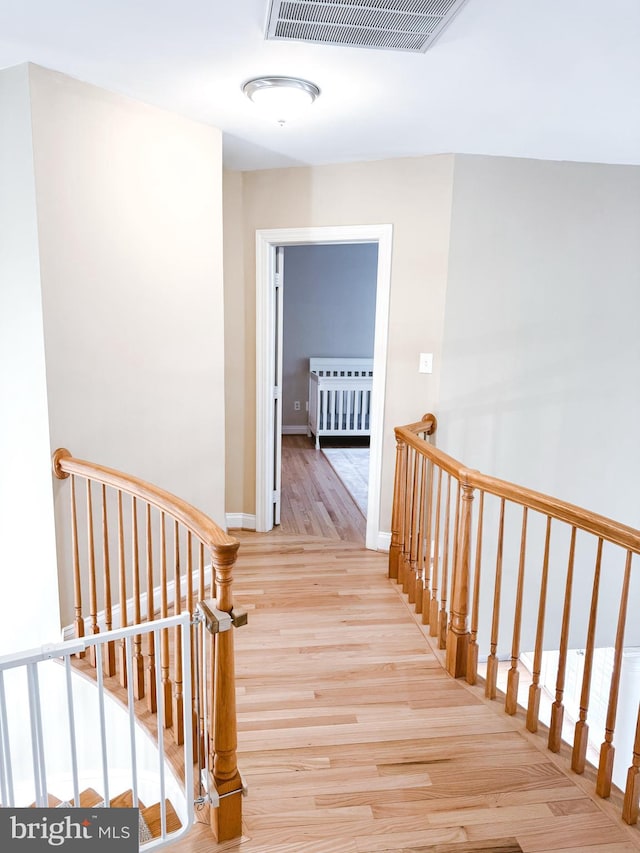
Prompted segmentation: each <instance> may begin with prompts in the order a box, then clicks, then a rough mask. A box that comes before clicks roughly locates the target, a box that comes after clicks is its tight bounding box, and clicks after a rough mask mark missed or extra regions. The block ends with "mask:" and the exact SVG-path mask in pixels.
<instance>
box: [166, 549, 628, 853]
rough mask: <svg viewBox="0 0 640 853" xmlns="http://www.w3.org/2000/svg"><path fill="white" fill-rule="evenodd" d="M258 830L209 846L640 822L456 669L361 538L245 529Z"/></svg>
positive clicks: (550, 845)
mask: <svg viewBox="0 0 640 853" xmlns="http://www.w3.org/2000/svg"><path fill="white" fill-rule="evenodd" d="M239 535H240V539H241V548H240V558H239V561H238V564H237V571H236V590H237V591H236V599H237V601H238V602H239V603H241V604H242V605H243V606H244V607H246V608H247V609H248V611H249V624H248V625H247V626H245V627H243V628H240V629H238V630H237V632H236V649H237V651H236V665H237V678H238V681H237V683H238V689H237V696H238V713H239V764H240V768H241V771H242V773H243V776H244V778H245V780H246V782H247V784H248V786H249V796H248V797H247V798H246V799H245V801H244V836H243V837H242V838H241V839H239V840H236V841H233V842H228V843H226V844H224V845H220V846H219V847H216V845H215V844H213V842H212V839H211V836H210V834H209V830H208V828H207V827H205V826H202V825H199V826H196V828H195V829H194V830H193V831H192V832H191V834H190V836H189V837H188V838H187V839H186V840H185V841H182V842H181V843H180V844H179V846H178V845H176V846H175V848H174V849H179V850H180V851H187V853H204V851H209V850H213V849H217V850H224V851H227V850H234V851H240V853H427V852H428V851H431V853H475V852H476V851H478V853H480V851H482V852H483V853H488V851H494V853H497V851H499V853H517V851H525V853H534V851H535V853H551V851H554V853H568V852H569V851H574V853H575V852H576V851H583V853H627V851H633V850H638V849H640V831H638V829H637V828H632V829H630V828H629V827H626V826H625V825H624V824H623V823H622V822H621V821H620V820H618V819H617V818H615V817H614V816H613V815H612V813H611V808H610V807H608V806H607V804H603V803H602V802H601V801H596V800H594V799H592V798H591V797H590V796H588V795H587V794H586V793H585V791H584V790H583V788H582V787H581V786H580V780H579V779H578V777H575V776H572V775H569V774H567V773H565V772H564V770H563V769H562V768H561V766H560V765H559V763H558V759H557V758H556V757H555V756H552V754H551V753H549V752H548V751H547V750H546V749H544V748H541V747H540V746H538V742H537V741H536V739H535V738H533V737H532V736H529V735H526V734H524V733H523V730H522V716H521V715H520V716H518V717H517V718H516V719H512V718H510V717H508V716H506V715H505V714H504V713H502V712H501V711H499V710H498V708H497V704H498V703H490V702H487V701H486V700H484V699H483V698H482V697H481V694H480V691H479V690H478V689H473V688H469V687H467V686H465V685H463V684H461V683H460V682H457V681H454V680H452V679H451V678H450V677H449V676H448V675H447V674H446V673H445V672H444V670H443V668H442V666H441V664H440V661H439V659H438V657H437V655H436V654H435V653H434V652H433V651H432V650H431V647H430V645H429V643H428V641H427V639H426V637H425V635H424V633H423V631H422V629H421V628H420V626H419V625H418V623H417V621H416V620H415V618H414V617H413V616H412V614H411V613H410V611H409V609H408V607H407V605H406V604H405V603H404V601H403V599H402V598H401V596H400V594H399V592H398V588H397V587H396V585H395V584H394V583H392V582H391V581H389V580H388V579H387V577H386V555H383V554H380V553H374V552H370V551H365V550H363V549H362V548H361V547H360V546H358V545H357V544H355V543H348V542H339V541H336V540H333V541H331V540H327V539H324V540H313V539H310V538H309V537H308V536H307V537H301V536H287V535H285V534H283V533H282V532H277V533H275V534H268V535H264V534H250V533H241V534H239Z"/></svg>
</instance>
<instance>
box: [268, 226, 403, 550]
mask: <svg viewBox="0 0 640 853" xmlns="http://www.w3.org/2000/svg"><path fill="white" fill-rule="evenodd" d="M335 243H347V244H348V243H377V245H378V268H377V277H376V307H375V332H374V356H373V372H374V373H373V388H372V402H371V416H370V417H371V442H370V463H369V489H368V505H369V510H368V514H367V525H366V537H365V544H366V547H367V548H371V549H374V550H376V549H377V548H378V546H379V542H378V539H379V524H380V518H379V516H380V483H381V473H382V425H383V414H384V398H385V377H386V362H387V336H388V325H389V293H390V284H391V244H392V226H391V225H359V226H336V227H324V228H323V227H321V228H296V229H270V230H268V231H267V230H260V231H257V232H256V408H257V417H256V529H257V530H259V531H263V532H264V531H268V530H271V529H272V528H273V526H274V521H276V520H277V517H276V515H275V512H274V508H275V507H276V505H277V502H278V501H279V494H278V491H277V486H278V485H279V478H280V468H279V466H280V453H281V434H280V425H281V423H282V409H281V406H282V391H281V385H280V382H281V375H282V364H281V358H280V355H279V354H281V353H282V293H281V292H279V289H280V288H279V279H278V267H277V263H278V261H277V255H278V252H277V248H278V247H282V246H297V245H303V244H316V245H323V244H326V245H330V244H335Z"/></svg>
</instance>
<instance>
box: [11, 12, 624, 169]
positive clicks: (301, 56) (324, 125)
mask: <svg viewBox="0 0 640 853" xmlns="http://www.w3.org/2000/svg"><path fill="white" fill-rule="evenodd" d="M267 5H268V0H0V68H2V67H7V66H10V65H16V64H18V63H21V62H25V61H30V62H36V63H39V64H40V65H44V66H46V67H48V68H53V69H56V70H58V71H63V72H65V73H67V74H70V75H72V76H73V77H77V78H79V79H81V80H85V81H87V82H90V83H94V84H95V85H98V86H102V87H104V88H106V89H111V90H113V91H116V92H120V93H123V94H125V95H129V96H131V97H133V98H137V99H139V100H141V101H145V102H147V103H150V104H156V105H158V106H161V107H164V108H166V109H169V110H173V111H175V112H178V113H181V114H183V115H186V116H189V117H191V118H193V119H196V120H198V121H202V122H207V123H209V124H213V125H215V126H217V127H219V128H221V129H222V130H223V131H224V140H225V164H226V165H227V167H229V168H232V169H258V168H271V167H279V166H288V165H298V164H309V163H335V162H344V161H352V160H370V159H382V158H387V157H407V156H415V155H421V154H434V153H442V152H465V153H479V154H494V155H507V156H516V157H534V158H544V159H556V160H582V161H595V162H604V163H635V164H639V165H640V0H606V2H603V0H468V3H467V5H466V6H465V7H464V8H463V9H462V11H461V12H460V13H459V14H458V16H457V17H456V18H455V19H454V21H453V23H452V24H451V25H450V26H449V27H448V29H447V30H446V31H445V32H444V34H443V35H442V36H441V38H440V39H439V40H438V41H437V43H436V44H435V45H434V46H433V47H432V48H431V49H430V50H429V51H427V53H425V54H404V53H399V52H394V51H379V50H366V49H350V48H341V47H325V46H321V45H315V44H309V45H307V44H300V43H294V42H291V43H285V42H275V41H265V39H264V25H265V21H266V15H267V11H268V10H267ZM262 74H267V75H278V74H283V75H295V76H301V77H305V78H307V79H309V80H312V81H314V82H315V83H317V84H318V85H319V86H320V88H321V90H322V95H321V97H320V99H319V100H318V101H317V102H316V103H315V104H314V105H313V107H312V108H311V109H310V111H309V112H308V113H307V115H306V116H305V118H304V120H300V121H299V122H298V123H295V124H291V125H289V126H285V127H283V128H282V127H279V126H278V125H275V124H274V125H272V124H270V123H268V122H267V121H266V120H265V119H264V118H263V117H261V116H260V115H259V114H257V110H256V108H255V107H254V106H253V105H252V104H251V103H250V102H249V101H248V100H247V99H246V98H245V97H244V96H243V94H242V92H241V90H240V87H241V84H242V83H243V82H244V81H245V80H247V79H248V78H250V77H254V76H257V75H262Z"/></svg>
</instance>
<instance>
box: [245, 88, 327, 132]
mask: <svg viewBox="0 0 640 853" xmlns="http://www.w3.org/2000/svg"><path fill="white" fill-rule="evenodd" d="M242 91H243V92H244V93H245V95H246V96H247V98H249V100H251V101H253V103H254V104H255V105H256V106H258V107H260V109H261V110H263V112H265V113H266V114H267V115H269V116H271V117H272V118H274V119H275V120H276V121H277V122H278V124H280V125H283V124H286V122H288V121H290V120H291V119H292V118H295V117H297V116H298V115H299V114H300V113H301V112H303V111H304V110H305V109H306V108H307V107H309V106H310V105H311V104H312V103H313V102H314V101H315V99H316V98H317V97H318V95H319V94H320V89H319V88H318V87H317V86H316V84H315V83H310V82H309V80H302V79H301V78H300V77H254V78H253V80H247V82H246V83H245V84H244V85H243V86H242Z"/></svg>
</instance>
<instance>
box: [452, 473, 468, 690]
mask: <svg viewBox="0 0 640 853" xmlns="http://www.w3.org/2000/svg"><path fill="white" fill-rule="evenodd" d="M465 480H466V478H465ZM460 488H461V506H460V516H459V521H458V529H457V531H456V545H457V547H456V561H455V565H454V567H453V581H452V594H451V620H450V622H449V630H448V632H447V672H448V673H449V675H452V676H453V677H454V678H461V677H463V676H465V675H466V674H467V649H468V645H469V626H468V623H467V617H468V614H469V564H470V561H471V518H472V508H473V488H472V487H471V486H470V485H469V484H468V482H464V481H462V480H461V481H460Z"/></svg>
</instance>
